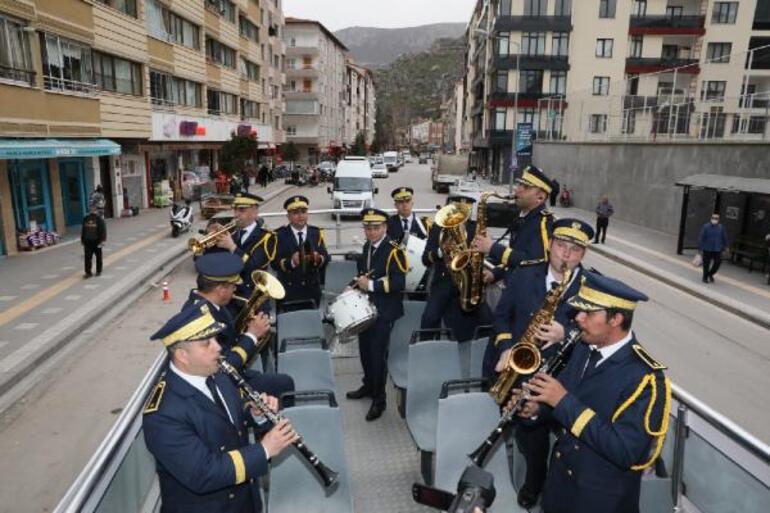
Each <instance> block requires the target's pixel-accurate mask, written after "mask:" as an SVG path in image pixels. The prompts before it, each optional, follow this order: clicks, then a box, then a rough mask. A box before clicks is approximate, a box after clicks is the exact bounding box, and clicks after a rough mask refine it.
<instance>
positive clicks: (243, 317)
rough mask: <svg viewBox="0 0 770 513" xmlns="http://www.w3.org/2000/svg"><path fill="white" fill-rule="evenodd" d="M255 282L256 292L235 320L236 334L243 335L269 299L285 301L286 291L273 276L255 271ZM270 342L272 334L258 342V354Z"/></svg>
mask: <svg viewBox="0 0 770 513" xmlns="http://www.w3.org/2000/svg"><path fill="white" fill-rule="evenodd" d="M251 279H252V281H253V282H254V292H252V294H251V297H250V298H249V300H248V301H247V302H246V304H245V305H244V306H243V308H242V309H241V311H240V312H239V313H238V316H237V317H236V318H235V332H236V333H243V332H245V331H246V328H247V327H248V326H249V322H251V320H252V319H253V318H254V316H256V315H257V312H258V311H259V308H260V307H261V306H262V305H263V304H264V303H265V301H267V300H268V299H283V298H284V296H286V289H284V288H283V285H282V284H281V282H280V281H278V280H277V279H276V278H275V277H274V276H273V275H272V274H270V273H268V272H266V271H254V272H253V273H251ZM269 341H270V333H266V334H265V335H263V336H262V337H260V339H259V340H258V341H257V352H258V353H259V352H261V351H262V350H263V349H264V348H265V346H266V345H267V343H268V342H269Z"/></svg>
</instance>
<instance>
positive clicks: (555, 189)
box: [548, 178, 561, 207]
mask: <svg viewBox="0 0 770 513" xmlns="http://www.w3.org/2000/svg"><path fill="white" fill-rule="evenodd" d="M551 183H552V184H553V189H551V195H550V197H549V198H548V199H549V203H550V205H551V206H552V207H555V206H556V200H557V199H559V193H560V192H561V185H560V184H559V182H558V181H557V180H556V179H555V178H554V179H553V180H551Z"/></svg>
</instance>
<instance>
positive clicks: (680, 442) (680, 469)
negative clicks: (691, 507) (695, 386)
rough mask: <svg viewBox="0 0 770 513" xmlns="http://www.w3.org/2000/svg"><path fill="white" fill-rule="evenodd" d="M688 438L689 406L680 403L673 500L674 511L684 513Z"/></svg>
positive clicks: (677, 412) (673, 473)
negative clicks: (683, 487)
mask: <svg viewBox="0 0 770 513" xmlns="http://www.w3.org/2000/svg"><path fill="white" fill-rule="evenodd" d="M686 438H687V406H685V405H684V404H682V403H679V406H678V407H677V409H676V431H675V432H674V463H673V468H672V469H671V498H672V499H673V503H674V511H675V512H681V511H682V491H683V490H682V480H683V478H684V446H685V439H686Z"/></svg>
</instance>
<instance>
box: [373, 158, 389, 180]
mask: <svg viewBox="0 0 770 513" xmlns="http://www.w3.org/2000/svg"><path fill="white" fill-rule="evenodd" d="M387 177H388V168H387V167H386V166H385V159H383V158H382V157H376V158H375V159H374V164H372V178H387Z"/></svg>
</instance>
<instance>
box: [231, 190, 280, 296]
mask: <svg viewBox="0 0 770 513" xmlns="http://www.w3.org/2000/svg"><path fill="white" fill-rule="evenodd" d="M262 201H263V200H262V198H260V197H259V196H257V195H255V194H250V193H248V192H242V193H238V194H236V196H235V201H233V216H234V219H235V221H236V222H237V230H236V231H235V233H233V234H227V233H226V234H224V235H222V237H221V238H220V239H219V241H218V242H217V246H219V247H221V248H224V249H226V250H227V251H229V252H230V253H233V254H234V255H238V257H239V258H240V259H241V260H242V261H243V270H242V271H241V277H242V278H243V283H242V284H240V285H238V289H237V293H238V295H239V296H241V297H246V298H248V297H250V296H251V293H252V292H253V291H254V282H253V281H252V280H251V273H252V272H253V271H256V270H263V271H264V270H266V269H267V267H268V265H269V264H270V262H272V261H273V259H275V254H276V250H277V247H278V243H277V239H276V238H275V234H274V233H273V232H271V231H270V230H267V229H265V228H261V227H259V226H258V225H257V224H258V223H257V220H258V219H259V204H260V203H262ZM266 304H267V303H266ZM265 309H266V310H267V309H269V306H266V308H265Z"/></svg>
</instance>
